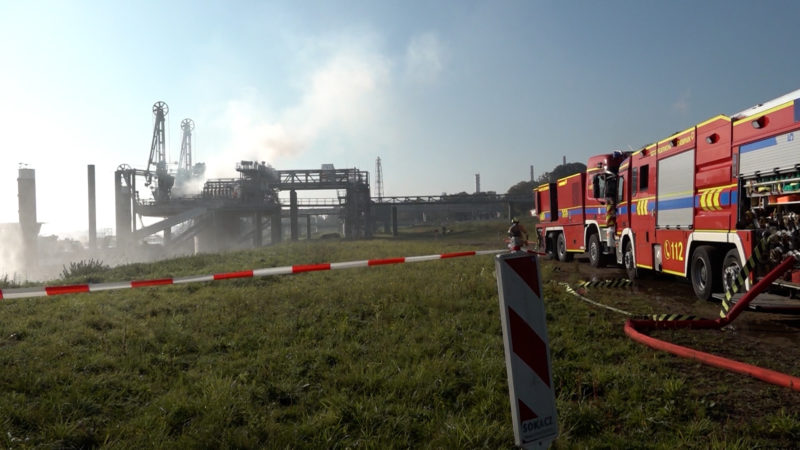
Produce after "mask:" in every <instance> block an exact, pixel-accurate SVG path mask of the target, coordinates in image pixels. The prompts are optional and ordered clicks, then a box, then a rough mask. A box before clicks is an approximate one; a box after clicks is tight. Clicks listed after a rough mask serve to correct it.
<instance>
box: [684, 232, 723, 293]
mask: <svg viewBox="0 0 800 450" xmlns="http://www.w3.org/2000/svg"><path fill="white" fill-rule="evenodd" d="M713 256H714V247H711V246H710V245H701V246H700V247H697V250H695V251H694V253H692V265H691V266H690V267H689V275H690V278H691V280H692V289H694V294H695V295H696V296H697V298H699V299H701V300H708V299H710V298H711V294H712V291H713V287H714V285H715V281H716V280H715V279H714V277H715V275H714V272H715V270H714V266H713V265H712V264H711V261H713Z"/></svg>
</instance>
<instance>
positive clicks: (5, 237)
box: [0, 223, 25, 281]
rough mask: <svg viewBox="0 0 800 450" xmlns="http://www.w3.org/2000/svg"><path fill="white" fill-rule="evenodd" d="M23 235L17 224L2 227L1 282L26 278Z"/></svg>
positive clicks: (0, 233)
mask: <svg viewBox="0 0 800 450" xmlns="http://www.w3.org/2000/svg"><path fill="white" fill-rule="evenodd" d="M22 257H23V249H22V233H21V232H20V229H19V225H18V224H15V223H9V224H2V225H0V280H6V281H11V280H14V281H17V280H19V279H24V278H25V267H24V261H23V260H22Z"/></svg>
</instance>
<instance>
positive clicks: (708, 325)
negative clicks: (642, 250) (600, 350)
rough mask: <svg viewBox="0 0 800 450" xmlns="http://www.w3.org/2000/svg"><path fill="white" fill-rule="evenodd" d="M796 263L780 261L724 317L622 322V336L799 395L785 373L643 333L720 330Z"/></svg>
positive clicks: (797, 384)
mask: <svg viewBox="0 0 800 450" xmlns="http://www.w3.org/2000/svg"><path fill="white" fill-rule="evenodd" d="M794 263H795V258H794V257H792V256H790V257H788V258H786V259H784V260H783V262H782V263H780V264H779V265H778V267H776V268H774V269H773V270H772V271H771V272H770V273H768V274H767V276H766V277H764V278H762V279H761V280H760V281H759V282H758V283H756V285H755V286H753V287H752V288H751V289H750V290H749V291H747V293H746V294H745V295H744V296H743V297H742V298H741V299H740V300H739V301H738V302H736V304H735V305H734V306H733V308H731V310H730V311H728V314H727V315H726V316H725V317H722V318H720V319H716V320H709V319H700V320H675V321H658V320H642V319H629V320H628V321H627V322H625V334H627V335H628V336H629V337H630V338H631V339H633V340H634V341H637V342H640V343H642V344H644V345H647V346H648V347H651V348H654V349H656V350H663V351H665V352H669V353H672V354H674V355H677V356H681V357H683V358H689V359H694V360H697V361H700V362H702V363H704V364H708V365H710V366H714V367H719V368H721V369H726V370H730V371H732V372H737V373H741V374H744V375H749V376H751V377H753V378H757V379H759V380H762V381H766V382H767V383H772V384H776V385H778V386H784V387H788V388H789V389H792V390H794V391H798V392H800V378H798V377H795V376H792V375H788V374H785V373H780V372H775V371H773V370H769V369H764V368H762V367H757V366H753V365H750V364H745V363H743V362H739V361H734V360H732V359H727V358H723V357H721V356H716V355H712V354H710V353H705V352H701V351H697V350H693V349H691V348H688V347H683V346H680V345H676V344H671V343H669V342H666V341H662V340H660V339H656V338H653V337H650V336H647V335H645V334H643V333H642V331H646V330H654V329H683V328H689V329H719V328H722V327H724V326H725V325H728V324H729V323H731V322H733V321H734V320H735V319H736V317H738V316H739V314H741V312H742V310H744V308H746V307H747V305H748V303H750V302H751V301H752V300H753V299H754V298H755V297H756V296H757V295H758V294H760V293H761V292H762V291H763V290H764V289H766V288H767V287H768V286H769V285H770V284H772V282H773V281H775V279H777V278H778V277H779V276H781V275H783V274H784V273H785V272H786V271H787V270H789V269H790V268H791V267H792V266H793V265H794Z"/></svg>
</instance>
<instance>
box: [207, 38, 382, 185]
mask: <svg viewBox="0 0 800 450" xmlns="http://www.w3.org/2000/svg"><path fill="white" fill-rule="evenodd" d="M364 47H365V46H364V45H361V46H356V47H354V48H340V49H336V50H333V51H330V49H329V48H327V46H324V48H322V49H320V48H316V47H315V48H314V49H312V53H314V52H320V51H321V52H323V53H325V57H323V58H321V59H320V61H322V62H321V63H318V64H315V65H313V66H312V67H310V68H309V69H308V71H307V73H306V75H303V76H300V77H299V78H298V81H297V83H298V85H299V87H300V89H301V95H300V96H299V101H298V103H297V104H295V105H289V106H288V107H285V108H283V109H281V110H279V111H277V112H276V113H273V114H270V113H269V112H265V111H267V110H268V109H266V108H259V106H258V104H259V98H258V97H259V91H258V90H256V89H253V88H250V89H248V91H247V93H246V95H245V96H244V98H241V99H237V100H232V101H229V102H228V103H227V105H226V107H225V109H224V113H223V120H222V121H221V122H220V123H218V125H217V126H221V127H224V128H226V129H227V133H228V135H229V138H228V142H227V143H225V144H224V147H223V149H224V150H223V152H221V153H218V154H214V155H213V156H212V157H211V158H209V161H208V167H209V170H208V176H209V177H211V178H214V177H221V176H231V175H232V173H231V172H232V170H233V164H234V162H236V161H240V160H252V161H265V162H267V163H272V164H273V165H275V162H276V161H286V160H290V159H292V158H293V157H296V156H298V155H300V154H301V153H302V152H304V151H306V150H308V149H310V148H312V147H314V146H315V145H316V144H318V143H319V140H320V139H321V137H322V136H323V135H324V136H329V135H332V134H333V135H339V136H341V135H346V136H357V135H358V134H359V133H360V132H362V131H363V130H365V129H368V128H369V124H370V123H371V122H372V121H373V120H374V118H376V117H378V116H380V115H381V114H382V109H383V106H384V105H383V100H384V91H385V89H386V87H387V86H388V85H389V72H390V70H389V69H390V66H391V63H390V61H389V59H388V58H386V57H385V56H383V55H382V54H380V53H379V52H377V51H374V50H371V49H370V48H369V46H366V48H364Z"/></svg>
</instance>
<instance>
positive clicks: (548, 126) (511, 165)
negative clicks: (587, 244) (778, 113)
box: [0, 0, 800, 234]
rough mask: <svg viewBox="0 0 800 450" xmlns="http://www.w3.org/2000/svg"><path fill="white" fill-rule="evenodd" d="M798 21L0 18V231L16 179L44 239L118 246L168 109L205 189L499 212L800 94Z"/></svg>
mask: <svg viewBox="0 0 800 450" xmlns="http://www.w3.org/2000/svg"><path fill="white" fill-rule="evenodd" d="M798 17H800V2H796V1H775V0H771V1H763V2H753V1H702V2H695V1H691V2H690V1H659V2H656V1H648V0H643V1H632V0H630V1H627V0H626V1H622V0H619V1H615V0H610V1H602V2H600V1H534V0H531V1H431V2H422V1H320V2H312V1H286V2H281V1H271V2H242V1H231V2H210V1H200V2H197V1H194V2H189V1H187V2H182V1H164V2H155V1H138V2H123V1H97V2H94V1H53V2H49V1H26V2H18V1H12V0H0V61H1V62H0V136H2V138H1V139H2V140H0V142H2V144H0V147H2V148H1V149H0V204H1V205H2V208H0V222H16V220H17V198H16V178H17V168H18V164H19V163H26V164H28V165H29V166H30V167H33V168H35V169H36V174H37V194H38V217H39V220H40V221H42V222H46V225H45V227H44V228H43V233H44V234H49V233H60V232H64V231H72V230H84V229H86V228H87V225H86V224H87V206H86V203H87V202H86V181H85V179H86V165H87V164H95V165H96V166H97V179H98V222H99V223H98V227H99V228H109V227H113V214H114V211H113V184H112V181H113V171H114V169H115V168H116V167H117V166H118V165H119V164H122V163H125V164H129V165H132V166H134V167H140V168H143V167H145V166H146V163H147V158H148V156H149V151H150V140H151V133H152V126H153V122H152V121H153V115H152V112H151V107H152V104H153V103H154V102H155V101H158V100H162V101H165V102H166V103H167V104H168V105H169V107H170V112H169V115H168V116H167V127H168V144H169V149H168V151H169V153H170V157H171V160H177V159H178V154H179V149H180V129H179V127H180V122H181V120H182V119H183V118H186V117H190V118H192V119H193V120H194V121H195V123H196V125H197V128H196V132H195V148H194V160H195V161H203V162H206V164H207V165H208V166H209V174H210V175H211V176H217V177H219V176H230V175H232V174H233V173H234V172H233V169H234V166H235V162H236V161H239V160H242V159H257V160H263V161H266V162H268V163H270V164H272V165H273V166H274V167H276V168H278V169H305V168H318V167H319V166H320V165H321V164H323V163H333V164H335V165H336V166H337V167H340V168H344V167H358V168H359V169H362V170H368V171H370V172H374V169H375V159H376V157H378V156H380V157H381V159H382V161H383V176H384V194H385V195H407V194H408V195H412V194H414V195H416V194H441V193H442V192H448V193H456V192H460V191H466V192H473V191H474V188H475V181H474V174H475V173H480V175H481V188H482V190H492V191H497V192H505V191H506V190H507V189H508V188H509V187H510V186H512V185H513V184H515V183H517V182H518V181H522V180H525V179H528V178H529V176H530V169H529V167H530V165H534V166H535V169H536V173H537V176H538V174H540V173H541V172H543V171H548V170H551V169H552V168H553V167H555V166H556V165H557V164H560V162H561V158H562V156H566V157H567V160H568V161H571V162H572V161H581V162H585V160H586V159H587V157H588V156H590V155H592V154H597V153H604V152H607V151H610V150H613V149H616V148H625V149H627V148H628V147H629V146H630V147H632V148H638V147H641V146H642V145H645V144H648V143H650V142H653V141H655V140H658V139H661V138H664V137H666V136H668V135H669V134H671V133H672V132H674V131H677V130H682V129H685V128H687V127H689V126H691V125H693V124H695V123H697V122H700V121H703V120H705V119H707V118H709V117H711V116H714V115H716V114H720V113H722V114H733V113H736V112H738V111H741V110H743V109H745V108H747V107H750V106H752V105H754V104H756V103H760V102H763V101H766V100H769V99H771V98H774V97H778V96H779V95H782V94H784V93H787V92H789V91H792V90H795V89H797V88H800V77H798V75H800V58H799V57H798V56H797V55H796V54H795V53H796V52H795V51H794V47H795V45H796V42H797V34H798V32H797V18H798Z"/></svg>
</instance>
